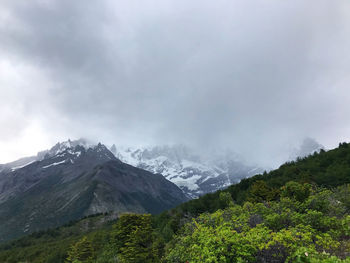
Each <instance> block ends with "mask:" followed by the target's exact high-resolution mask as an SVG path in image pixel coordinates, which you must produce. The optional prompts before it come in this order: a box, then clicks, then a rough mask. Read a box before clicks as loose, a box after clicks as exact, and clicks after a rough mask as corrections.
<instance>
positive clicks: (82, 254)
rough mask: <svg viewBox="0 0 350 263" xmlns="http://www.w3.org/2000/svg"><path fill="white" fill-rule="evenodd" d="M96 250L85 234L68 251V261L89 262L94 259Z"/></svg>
mask: <svg viewBox="0 0 350 263" xmlns="http://www.w3.org/2000/svg"><path fill="white" fill-rule="evenodd" d="M93 255H94V251H93V248H92V245H91V242H90V241H89V240H88V239H87V237H86V236H84V237H83V238H82V239H80V240H79V241H78V242H76V243H75V244H73V245H72V246H71V247H70V250H69V251H68V258H67V260H68V262H74V263H76V262H89V261H91V260H92V258H93Z"/></svg>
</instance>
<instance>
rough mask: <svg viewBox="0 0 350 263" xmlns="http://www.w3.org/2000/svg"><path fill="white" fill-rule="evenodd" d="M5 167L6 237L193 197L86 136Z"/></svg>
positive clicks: (153, 209) (1, 206)
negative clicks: (91, 216)
mask: <svg viewBox="0 0 350 263" xmlns="http://www.w3.org/2000/svg"><path fill="white" fill-rule="evenodd" d="M0 169H1V171H0V241H6V240H9V239H13V238H16V237H19V236H21V235H23V234H28V233H31V232H34V231H39V230H43V229H46V228H49V227H56V226H59V225H62V224H65V223H67V222H69V221H71V220H77V219H80V218H82V217H84V216H87V215H91V214H96V213H104V212H109V211H114V212H115V213H117V214H121V213H125V212H136V213H152V214H156V213H160V212H161V211H163V210H165V209H169V208H171V207H174V206H176V205H178V204H180V203H182V202H184V201H186V200H188V198H187V197H186V196H185V195H184V193H183V192H182V191H181V190H180V189H179V188H178V187H177V186H176V185H175V184H173V183H171V182H170V181H168V180H166V179H165V178H164V177H163V176H162V175H160V174H153V173H151V172H148V171H145V170H142V169H140V168H136V167H133V166H131V165H128V164H126V163H123V162H122V161H120V160H119V159H117V158H116V157H115V156H114V154H112V153H111V152H110V151H109V150H108V148H107V147H106V146H105V145H103V144H100V143H99V144H97V145H88V144H87V143H86V142H85V141H83V140H79V141H70V140H69V141H67V142H63V143H58V144H56V145H55V146H54V147H52V148H51V149H50V150H47V151H43V152H40V153H38V155H37V156H35V157H28V158H24V159H21V160H18V161H16V162H13V163H10V164H5V165H2V166H1V168H0Z"/></svg>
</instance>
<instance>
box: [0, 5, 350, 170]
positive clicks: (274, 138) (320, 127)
mask: <svg viewBox="0 0 350 263" xmlns="http://www.w3.org/2000/svg"><path fill="white" fill-rule="evenodd" d="M349 47H350V2H349V1H348V0H337V1H334V0H308V1H305V0H285V1H278V0H215V1H211V0H191V1H188V0H145V1H136V0H123V1H121V0H98V1H96V0H95V1H94V0H93V1H88V2H87V1H85V0H74V1H71V0H32V1H22V0H1V2H0V163H4V162H8V161H11V160H14V159H16V158H19V157H22V156H27V155H31V154H35V153H36V152H37V151H39V150H43V149H47V148H49V147H50V146H52V145H53V144H55V143H56V142H57V141H63V140H66V139H68V138H71V139H76V138H80V137H84V138H89V139H90V140H94V141H101V142H103V143H106V144H112V143H115V144H117V145H130V146H140V145H142V146H147V145H162V144H178V143H181V144H185V145H190V146H191V147H193V148H196V149H198V151H201V152H205V153H208V152H209V153H210V151H212V150H213V149H224V148H225V149H231V150H233V151H235V152H237V153H238V154H240V155H242V156H243V157H244V158H245V159H246V160H249V161H251V162H254V163H257V164H261V165H265V166H266V165H269V166H276V165H278V164H280V163H281V162H283V160H286V158H288V156H289V155H290V152H291V150H292V149H294V148H297V147H299V145H300V144H301V143H302V141H303V140H304V139H305V138H313V139H315V140H316V141H317V142H319V143H321V144H322V145H324V146H325V147H326V148H328V149H329V148H334V147H336V146H337V145H338V143H339V142H341V141H349V134H350V121H349V120H350V118H349V116H350V87H349V84H350V48H349Z"/></svg>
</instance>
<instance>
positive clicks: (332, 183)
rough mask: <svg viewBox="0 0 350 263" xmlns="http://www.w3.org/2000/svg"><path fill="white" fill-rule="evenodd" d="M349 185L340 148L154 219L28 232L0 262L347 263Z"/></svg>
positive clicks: (126, 218) (4, 250)
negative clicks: (30, 233) (29, 233)
mask: <svg viewBox="0 0 350 263" xmlns="http://www.w3.org/2000/svg"><path fill="white" fill-rule="evenodd" d="M349 183H350V145H349V144H346V143H342V144H340V146H339V148H337V149H335V150H332V151H329V152H325V151H321V152H320V153H316V154H313V155H312V156H309V157H307V158H303V159H299V160H297V161H296V162H290V163H287V164H284V165H282V166H281V167H280V168H279V169H277V170H275V171H272V172H270V173H264V174H262V175H257V176H255V177H253V178H249V179H245V180H242V182H240V183H239V184H237V185H233V186H231V187H229V188H228V189H226V190H224V191H218V192H216V193H213V194H209V195H206V196H203V197H201V198H199V199H196V200H192V201H190V202H187V203H185V204H182V205H180V206H178V207H177V208H175V209H172V210H169V211H167V212H164V213H162V214H160V215H157V216H150V215H136V214H125V215H122V216H121V217H120V218H119V219H118V220H117V221H116V222H115V223H112V222H110V221H107V222H103V221H104V220H103V218H105V217H106V215H98V216H95V217H91V218H86V219H84V220H82V221H79V222H76V223H74V224H71V225H69V226H65V227H61V228H58V229H54V230H48V231H45V232H40V233H35V234H32V235H30V236H27V237H24V238H22V239H19V240H17V241H13V242H11V243H7V244H4V245H2V246H1V247H0V262H74V263H79V262H98V263H102V262H103V263H104V262H106V263H108V262H122V263H144V262H146V263H147V262H155V263H157V262H169V263H187V262H189V263H190V262H193V263H195V262H208V263H221V262H222V263H226V262H309V263H316V262H321V263H322V262H323V263H331V262H339V263H340V262H346V263H350V184H349ZM86 222H89V223H86ZM87 224H88V225H90V226H91V227H85V228H84V226H86V225H87ZM83 229H85V230H83Z"/></svg>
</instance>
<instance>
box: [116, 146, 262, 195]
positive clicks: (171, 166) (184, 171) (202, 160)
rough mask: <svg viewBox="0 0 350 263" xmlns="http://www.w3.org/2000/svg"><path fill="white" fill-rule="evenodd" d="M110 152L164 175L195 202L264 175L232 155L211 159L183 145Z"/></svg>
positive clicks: (127, 161) (260, 170)
mask: <svg viewBox="0 0 350 263" xmlns="http://www.w3.org/2000/svg"><path fill="white" fill-rule="evenodd" d="M110 150H111V151H112V152H113V153H114V154H115V156H116V157H117V158H118V159H120V160H121V161H123V162H125V163H128V164H130V165H133V166H136V167H139V168H142V169H145V170H147V171H150V172H152V173H159V174H162V175H163V176H164V177H165V178H166V179H168V180H169V181H171V182H173V183H175V184H176V185H177V186H178V187H180V188H181V189H182V190H183V192H184V193H185V194H186V195H187V196H189V197H191V198H196V197H198V196H200V195H203V194H205V193H209V192H214V191H216V190H219V189H223V188H226V187H227V186H229V185H231V184H233V183H237V182H239V181H240V179H242V178H246V177H250V176H252V175H255V174H257V173H259V172H262V171H263V170H262V169H260V168H257V167H255V166H251V165H247V164H245V163H244V162H243V161H241V160H239V158H238V157H237V156H236V155H235V154H233V153H230V152H225V153H220V154H213V155H212V156H211V157H210V158H208V157H203V156H201V155H199V154H197V153H195V152H194V151H193V150H191V149H189V148H188V147H186V146H183V145H174V146H156V147H149V148H139V149H135V148H130V147H116V146H115V145H113V146H112V147H111V149H110Z"/></svg>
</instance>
